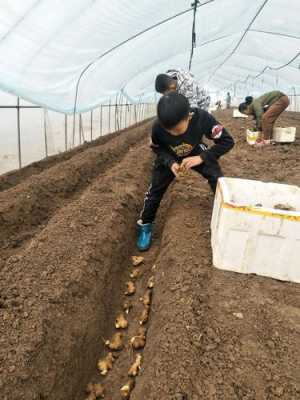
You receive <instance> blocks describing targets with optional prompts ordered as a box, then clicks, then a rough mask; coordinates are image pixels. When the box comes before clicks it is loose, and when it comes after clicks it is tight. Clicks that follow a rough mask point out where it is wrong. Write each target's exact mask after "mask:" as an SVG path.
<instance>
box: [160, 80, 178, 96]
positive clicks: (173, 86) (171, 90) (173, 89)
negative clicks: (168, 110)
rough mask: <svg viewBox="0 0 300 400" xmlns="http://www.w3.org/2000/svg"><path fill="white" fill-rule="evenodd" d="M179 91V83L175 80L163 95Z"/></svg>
mask: <svg viewBox="0 0 300 400" xmlns="http://www.w3.org/2000/svg"><path fill="white" fill-rule="evenodd" d="M176 91H177V82H176V81H175V80H173V82H172V83H171V85H170V86H169V88H168V90H166V91H165V92H164V93H163V95H165V94H168V93H170V92H176Z"/></svg>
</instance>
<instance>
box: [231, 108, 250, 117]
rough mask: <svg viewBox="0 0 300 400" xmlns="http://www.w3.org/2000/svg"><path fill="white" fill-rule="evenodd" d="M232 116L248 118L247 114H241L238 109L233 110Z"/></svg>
mask: <svg viewBox="0 0 300 400" xmlns="http://www.w3.org/2000/svg"><path fill="white" fill-rule="evenodd" d="M233 118H248V115H245V114H242V113H240V112H239V110H238V109H236V108H235V109H234V110H233Z"/></svg>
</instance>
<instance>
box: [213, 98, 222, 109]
mask: <svg viewBox="0 0 300 400" xmlns="http://www.w3.org/2000/svg"><path fill="white" fill-rule="evenodd" d="M215 105H216V107H217V110H222V103H221V100H218V101H217V102H216V104H215Z"/></svg>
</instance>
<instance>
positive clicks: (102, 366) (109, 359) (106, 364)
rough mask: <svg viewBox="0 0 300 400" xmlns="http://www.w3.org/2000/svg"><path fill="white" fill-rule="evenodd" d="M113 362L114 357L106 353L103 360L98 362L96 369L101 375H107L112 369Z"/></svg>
mask: <svg viewBox="0 0 300 400" xmlns="http://www.w3.org/2000/svg"><path fill="white" fill-rule="evenodd" d="M113 362H114V356H113V354H112V353H108V354H107V356H106V357H105V358H102V359H101V360H99V361H98V369H99V371H100V374H101V375H107V373H108V371H109V370H111V369H112V367H113Z"/></svg>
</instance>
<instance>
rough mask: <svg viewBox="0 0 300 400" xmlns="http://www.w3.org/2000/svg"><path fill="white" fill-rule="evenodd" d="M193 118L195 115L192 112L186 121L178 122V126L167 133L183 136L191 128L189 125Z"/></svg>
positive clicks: (169, 129)
mask: <svg viewBox="0 0 300 400" xmlns="http://www.w3.org/2000/svg"><path fill="white" fill-rule="evenodd" d="M192 118H193V113H191V112H190V113H189V114H188V116H187V117H186V118H185V119H183V120H181V121H180V122H178V124H177V125H175V126H174V127H173V128H168V129H166V131H167V132H169V133H171V135H174V136H179V135H183V134H184V133H185V132H186V131H187V129H188V127H189V123H190V121H191V119H192Z"/></svg>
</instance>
